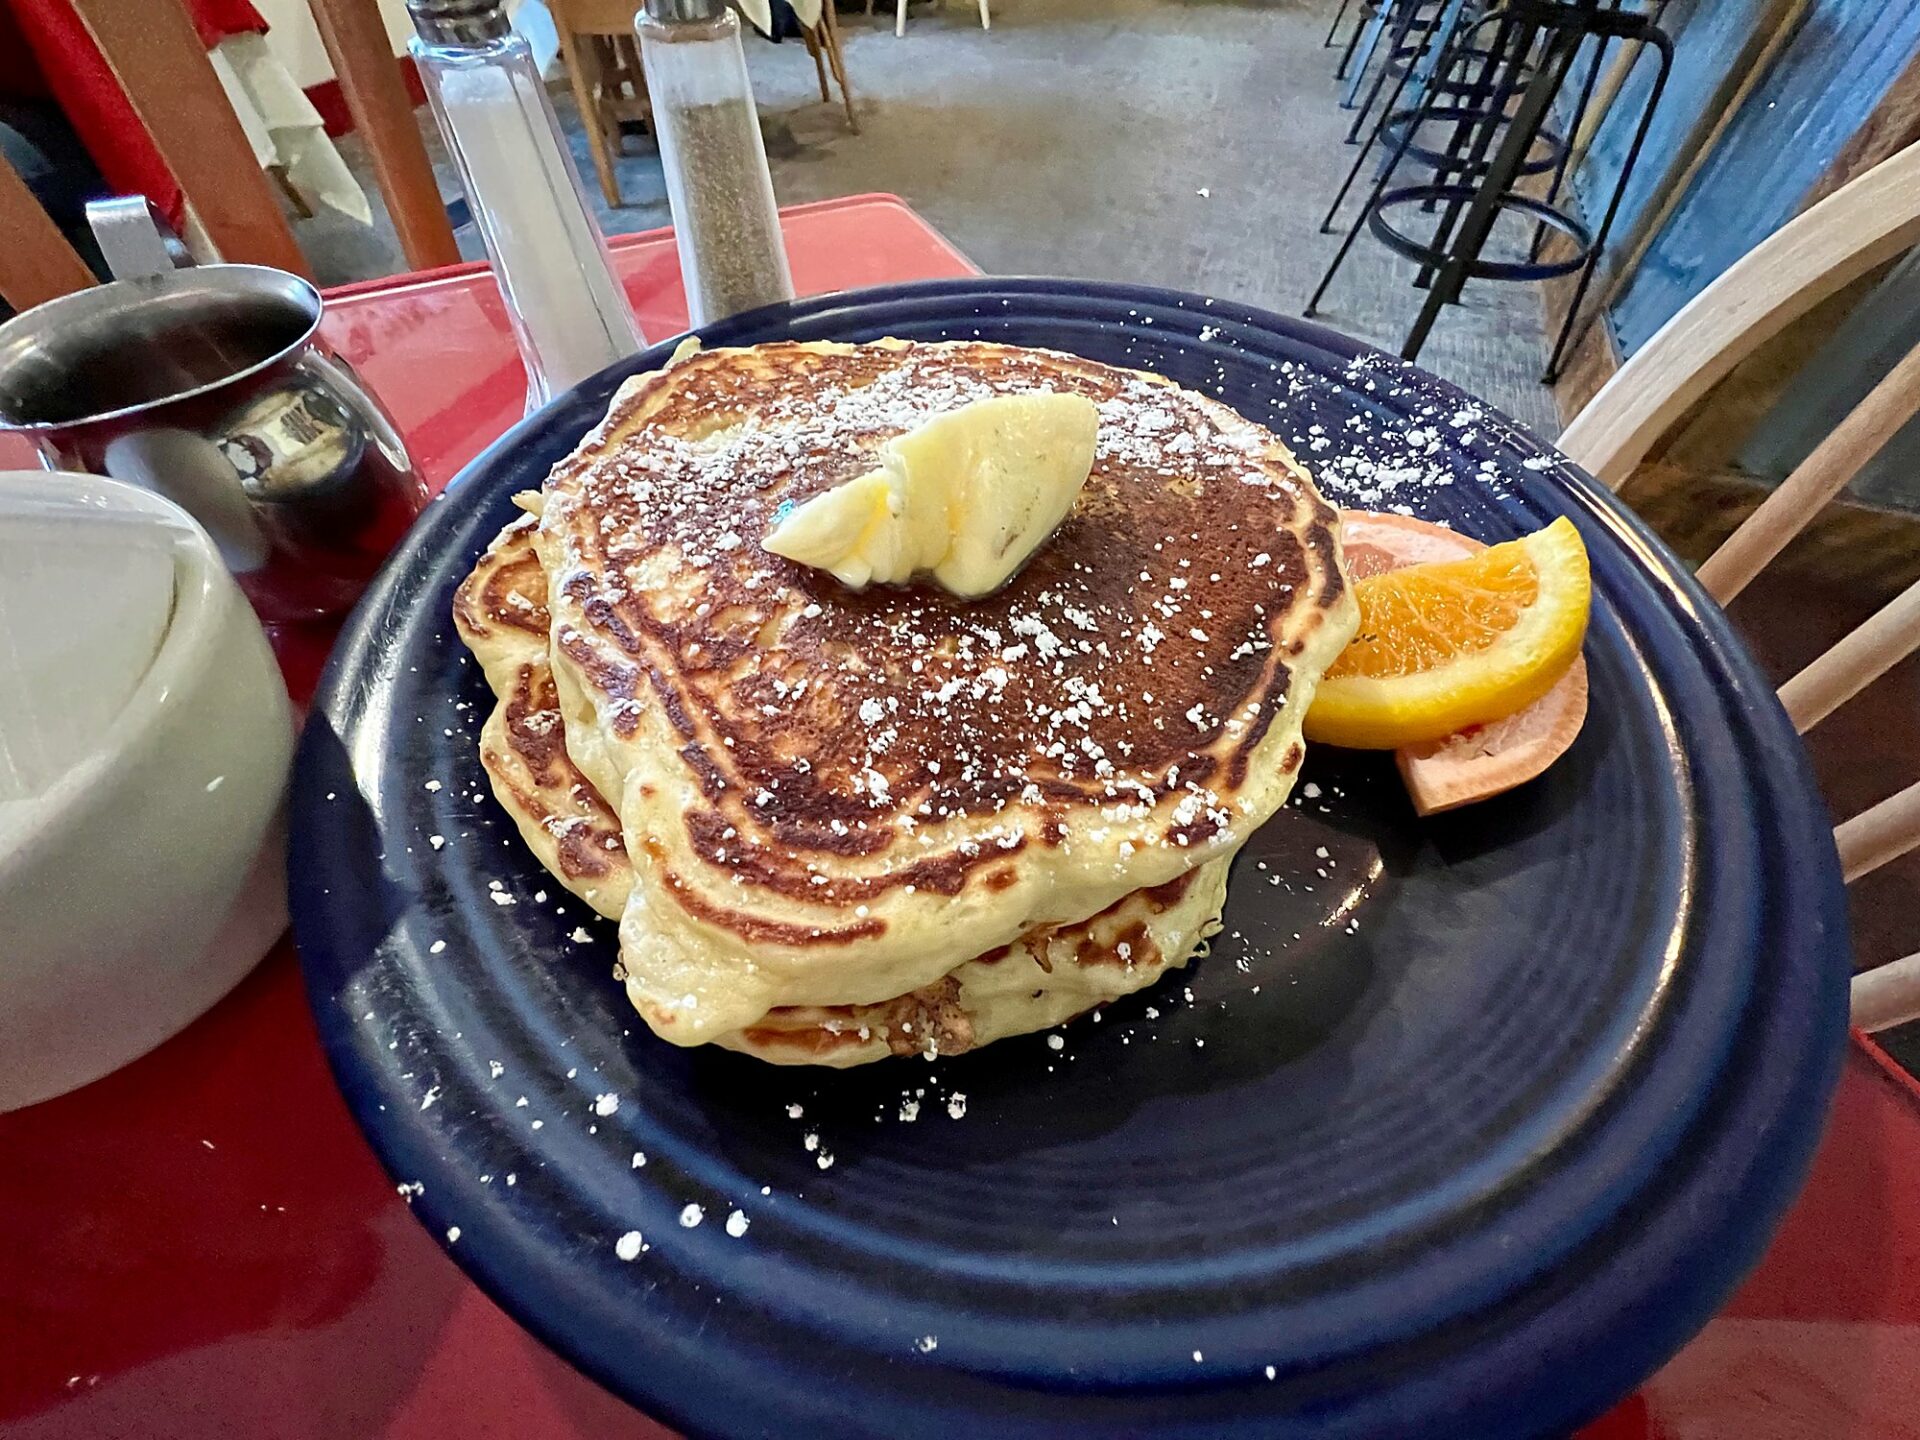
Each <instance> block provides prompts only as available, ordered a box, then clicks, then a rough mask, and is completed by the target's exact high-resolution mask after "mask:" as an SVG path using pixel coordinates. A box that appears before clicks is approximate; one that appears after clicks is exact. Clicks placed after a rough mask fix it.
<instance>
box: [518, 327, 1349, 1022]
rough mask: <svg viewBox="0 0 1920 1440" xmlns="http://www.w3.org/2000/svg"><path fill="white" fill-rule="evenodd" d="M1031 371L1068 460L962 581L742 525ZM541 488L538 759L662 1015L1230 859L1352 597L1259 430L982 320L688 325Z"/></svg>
mask: <svg viewBox="0 0 1920 1440" xmlns="http://www.w3.org/2000/svg"><path fill="white" fill-rule="evenodd" d="M1039 390H1058V391H1066V392H1070V393H1077V394H1084V395H1086V396H1087V397H1088V398H1090V399H1092V400H1093V401H1094V402H1095V404H1096V405H1097V406H1098V407H1099V410H1100V435H1099V444H1098V453H1097V455H1096V458H1095V461H1094V466H1093V472H1092V474H1091V475H1090V476H1089V478H1088V481H1087V485H1086V487H1085V489H1084V490H1083V491H1082V493H1081V495H1080V497H1079V499H1078V501H1077V502H1076V504H1075V506H1074V509H1073V511H1072V512H1071V513H1070V514H1069V515H1068V517H1067V519H1066V521H1065V522H1064V523H1063V524H1062V525H1061V527H1060V529H1059V531H1058V532H1057V533H1056V534H1055V535H1054V536H1053V538H1052V539H1051V540H1050V541H1049V542H1048V543H1047V544H1046V545H1044V546H1042V547H1041V549H1040V550H1039V551H1038V552H1037V553H1036V555H1035V556H1034V557H1033V559H1032V560H1031V562H1030V563H1029V564H1028V565H1027V567H1026V568H1025V569H1024V570H1022V571H1021V572H1020V573H1019V574H1018V575H1016V576H1015V577H1014V578H1013V579H1012V580H1011V581H1010V582H1009V583H1008V584H1006V585H1005V586H1004V587H1002V588H1001V589H1000V590H999V591H997V592H995V593H994V594H992V595H990V596H987V597H985V598H984V599H977V600H971V601H961V600H958V599H956V598H954V597H952V596H950V595H946V594H945V593H944V592H941V591H938V590H935V589H931V588H928V587H924V586H916V587H913V588H908V589H875V590H869V591H867V592H864V593H861V594H854V593H851V592H849V591H847V590H845V589H844V588H842V587H841V586H840V585H839V584H838V583H837V582H835V581H834V580H833V579H831V577H829V576H826V575H824V574H822V573H819V572H817V571H813V570H810V569H808V568H806V567H803V566H799V565H795V564H793V563H792V562H790V561H787V560H783V559H781V558H779V557H776V556H773V555H771V554H768V553H767V552H765V551H764V550H762V549H761V548H760V545H759V540H760V537H762V536H763V535H765V533H766V532H767V530H768V529H769V527H770V526H771V524H772V523H773V522H774V520H775V518H776V516H777V515H778V514H780V513H782V510H783V507H786V506H789V505H792V504H797V503H800V502H802V501H804V500H806V499H808V498H810V497H811V496H813V495H816V494H818V493H820V492H821V491H822V490H824V489H826V488H828V487H830V486H832V485H835V484H838V483H841V482H842V481H845V480H847V479H850V478H852V477H854V476H856V475H859V474H861V473H864V472H865V471H866V470H868V469H871V468H872V464H873V455H874V452H875V450H876V449H877V447H878V446H879V445H880V444H881V443H883V442H884V441H885V440H887V439H888V438H891V437H893V436H896V435H899V434H902V433H904V432H906V431H908V430H910V429H912V428H913V427H915V426H917V425H918V424H920V423H923V422H924V421H926V420H927V419H929V418H931V417H933V416H935V415H938V414H942V413H945V412H947V411H950V410H952V409H954V408H955V407H957V406H959V405H961V404H964V403H966V402H968V401H971V400H976V399H982V398H985V397H987V396H989V395H992V394H999V393H1018V392H1023V391H1024V392H1032V391H1039ZM541 517H542V518H541V520H540V523H539V526H538V529H537V531H536V535H535V544H536V549H537V551H538V555H539V560H540V565H541V568H542V569H543V570H544V571H545V573H546V575H547V577H548V581H549V600H550V610H551V620H552V629H551V648H550V660H551V666H552V675H553V679H554V682H555V687H556V690H557V696H558V703H559V708H560V711H561V714H562V718H563V722H564V726H563V728H564V734H565V746H566V750H567V752H568V755H569V757H570V758H571V760H572V761H573V762H574V763H575V764H576V765H577V766H578V768H579V770H580V771H581V772H582V773H583V774H584V775H585V777H586V778H587V779H588V780H589V781H590V782H591V784H592V785H593V786H594V787H595V788H597V789H598V790H599V792H600V793H601V794H603V795H605V796H606V797H608V799H609V800H611V801H612V802H613V809H614V810H615V811H617V812H618V814H619V817H620V821H621V826H622V831H623V834H624V837H625V840H626V843H627V846H628V849H629V851H630V852H631V853H632V855H633V856H634V859H635V862H636V863H635V866H634V870H635V876H634V883H633V886H632V891H631V895H630V898H629V901H628V904H627V907H626V910H625V913H624V915H623V917H622V921H621V953H622V961H623V964H624V965H625V968H626V971H627V975H628V988H629V994H630V996H631V997H632V999H633V1000H634V1003H635V1005H636V1007H637V1008H638V1009H639V1011H640V1013H641V1015H642V1016H643V1018H644V1019H645V1020H646V1021H647V1023H648V1024H649V1025H650V1026H651V1027H652V1028H653V1029H654V1030H655V1031H656V1032H657V1033H659V1034H661V1035H663V1036H664V1037H666V1038H667V1039H669V1040H672V1041H674V1042H676V1043H680V1044H696V1043H701V1042H704V1041H710V1040H714V1039H717V1038H719V1037H721V1036H724V1035H727V1034H729V1033H731V1032H740V1031H744V1030H745V1029H747V1027H750V1026H753V1025H755V1024H756V1022H758V1021H760V1019H761V1018H762V1017H763V1016H765V1015H767V1014H768V1012H770V1011H773V1010H776V1009H781V1008H786V1007H796V1006H799V1007H806V1006H818V1007H838V1006H863V1005H873V1004H880V1003H883V1002H887V1001H890V1000H893V999H895V998H897V997H900V996H906V995H912V994H915V993H917V992H921V991H923V990H925V988H926V987H928V986H931V985H934V984H936V983H937V982H940V981H942V980H944V979H947V978H948V977H949V976H950V975H952V973H953V972H954V971H955V970H956V969H957V968H958V967H959V966H960V965H962V964H963V963H965V962H966V961H968V960H970V959H973V958H975V957H978V956H982V955H987V954H992V953H994V952H997V951H1000V950H1002V949H1004V948H1005V947H1007V946H1009V945H1012V944H1013V943H1014V942H1015V941H1017V940H1018V939H1019V938H1020V937H1021V936H1022V935H1025V934H1028V933H1029V932H1032V931H1034V930H1036V929H1040V928H1044V927H1051V926H1063V925H1074V924H1078V923H1079V922H1082V921H1085V920H1087V919H1088V918H1089V917H1092V916H1095V915H1097V914H1099V913H1100V912H1102V911H1105V910H1107V909H1108V908H1109V907H1111V906H1114V905H1115V904H1117V903H1118V902H1120V901H1121V900H1123V899H1124V898H1125V897H1127V896H1129V895H1131V894H1133V893H1134V892H1136V891H1142V890H1152V889H1154V888H1155V887H1158V886H1163V885H1165V884H1167V883H1168V882H1170V881H1173V880H1175V879H1177V878H1178V877H1180V876H1182V875H1184V874H1186V873H1187V872H1189V871H1191V870H1193V869H1194V868H1196V867H1198V866H1200V865H1202V864H1204V863H1206V862H1208V861H1211V860H1216V859H1224V858H1226V857H1228V856H1230V855H1231V854H1232V852H1233V851H1234V850H1235V849H1236V848H1237V847H1238V846H1239V845H1240V843H1241V842H1243V841H1244V840H1245V838H1246V837H1247V835H1248V834H1250V833H1251V832H1252V830H1253V829H1254V828H1256V827H1257V826H1258V825H1259V824H1260V823H1262V822H1263V821H1264V820H1265V819H1266V818H1267V817H1268V816H1270V815H1271V814H1273V812H1274V811H1275V810H1276V809H1277V808H1278V807H1279V806H1280V805H1281V804H1282V803H1283V802H1284V800H1285V798H1286V795H1287V793H1288V791H1289V789H1290V788H1291V786H1292V783H1293V778H1294V775H1295V774H1296V773H1297V770H1298V768H1299V764H1300V760H1301V757H1302V753H1303V752H1302V747H1301V743H1300V738H1299V731H1300V717H1301V715H1302V714H1303V713H1304V711H1305V709H1306V706H1307V704H1308V703H1309V701H1310V699H1311V695H1312V691H1313V687H1314V685H1315V683H1316V682H1317V680H1318V678H1319V676H1320V674H1321V672H1322V671H1323V670H1324V669H1325V667H1326V666H1327V665H1328V664H1329V663H1330V662H1331V661H1332V659H1333V658H1334V657H1335V656H1336V655H1337V654H1338V653H1339V651H1340V649H1341V648H1342V647H1343V646H1344V645H1345V643H1346V641H1347V640H1348V638H1349V637H1350V636H1351V634H1352V630H1353V627H1354V623H1355V610H1354V605H1353V601H1352V596H1351V593H1350V591H1349V589H1348V586H1347V584H1346V580H1345V577H1344V575H1343V573H1342V569H1341V562H1340V557H1339V549H1338V540H1337V531H1336V526H1337V521H1336V516H1335V513H1334V511H1333V510H1332V509H1331V507H1329V506H1328V505H1327V504H1326V503H1325V502H1324V501H1323V500H1322V499H1321V498H1320V496H1319V495H1318V494H1317V493H1316V492H1315V491H1314V489H1313V486H1312V484H1311V482H1310V481H1309V479H1308V478H1307V476H1306V474H1305V472H1304V471H1303V470H1302V469H1301V468H1300V466H1299V465H1298V464H1297V463H1296V462H1295V461H1294V459H1293V457H1292V456H1291V455H1290V454H1288V452H1287V451H1286V449H1285V447H1284V446H1283V445H1282V444H1281V443H1280V442H1279V441H1278V440H1277V439H1276V438H1275V437H1274V436H1273V435H1271V434H1270V433H1269V432H1267V431H1266V430H1264V429H1262V428H1261V427H1259V426H1257V425H1254V424H1252V423H1251V422H1249V421H1246V420H1245V419H1243V418H1242V417H1240V416H1239V415H1238V414H1236V413H1235V412H1233V411H1231V410H1229V409H1227V408H1226V407H1224V406H1222V405H1219V404H1217V403H1215V402H1213V401H1211V400H1208V399H1206V398H1205V397H1204V396H1200V395H1198V394H1195V393H1193V392H1191V391H1188V390H1183V389H1181V388H1179V387H1177V386H1175V385H1173V384H1172V383H1171V382H1168V381H1166V380H1164V379H1161V378H1159V377H1156V376H1152V375H1147V374H1143V373H1139V372H1133V371H1125V370H1119V369H1114V368H1112V367H1108V366H1103V365H1098V364H1095V363H1093V362H1090V361H1086V360H1082V359H1079V358H1076V357H1073V356H1068V355H1063V354H1056V353H1052V352H1044V351H1032V350H1019V349H1014V348H1011V347H1006V346H998V345H990V344H984V343H956V344H941V345H914V344H907V343H904V342H899V341H881V342H877V343H874V344H870V345H862V346H848V345H836V344H795V343H789V344H776V345H766V346H759V347H755V348H753V349H750V350H720V351H708V352H703V353H700V354H696V355H694V356H692V357H691V358H688V359H686V360H684V361H683V362H681V363H679V364H677V365H675V366H673V367H671V368H669V369H668V370H665V371H662V372H658V373H655V374H651V375H647V376H643V377H639V378H637V379H635V380H633V381H629V382H628V383H627V384H626V385H625V386H623V387H622V388H621V390H620V392H619V393H618V394H617V395H616V397H615V399H614V402H613V405H612V407H611V409H610V411H609V413H608V416H607V418H606V420H605V421H604V422H603V423H602V424H601V425H600V426H599V427H598V428H597V429H596V430H595V431H594V432H593V433H592V434H591V435H589V436H588V437H587V438H586V440H585V441H583V442H582V444H581V446H580V447H579V448H578V449H577V450H576V451H575V453H574V454H573V455H572V456H570V457H569V458H568V459H566V460H564V461H562V462H561V464H559V465H558V466H556V467H555V469H554V472H553V474H552V475H551V476H550V477H549V479H548V481H547V485H546V488H545V493H544V502H543V505H542V510H541Z"/></svg>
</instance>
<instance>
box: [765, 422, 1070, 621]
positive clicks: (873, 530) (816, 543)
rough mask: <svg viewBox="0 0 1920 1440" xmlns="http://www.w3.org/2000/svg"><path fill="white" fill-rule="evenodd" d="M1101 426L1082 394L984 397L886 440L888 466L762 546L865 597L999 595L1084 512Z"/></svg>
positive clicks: (814, 504) (828, 497)
mask: <svg viewBox="0 0 1920 1440" xmlns="http://www.w3.org/2000/svg"><path fill="white" fill-rule="evenodd" d="M1099 424H1100V419H1099V412H1098V410H1096V409H1095V408H1094V404H1093V402H1092V401H1091V400H1089V399H1087V398H1086V397H1085V396H1082V395H1056V394H1052V393H1041V394H1033V395H996V396H993V397H991V398H989V399H986V400H976V401H974V402H973V403H972V404H970V405H963V406H961V407H960V408H959V409H958V410H952V411H949V412H948V413H947V414H945V415H939V416H936V417H934V418H933V419H932V420H929V421H927V422H926V423H925V424H924V425H921V426H919V427H918V428H916V429H914V430H910V431H908V432H907V433H906V434H904V435H899V436H895V437H894V438H893V439H891V440H889V441H887V442H886V444H885V445H883V446H882V447H881V449H880V468H878V469H876V470H872V471H869V472H868V473H867V474H865V475H862V476H860V477H859V478H858V479H855V480H849V481H847V482H846V483H845V484H842V485H837V486H835V487H834V488H833V489H831V490H828V491H826V492H824V493H822V494H819V495H816V496H814V497H813V498H812V499H811V500H809V501H807V502H806V503H805V504H804V505H799V506H796V507H795V508H794V509H793V510H791V511H789V512H788V513H787V514H786V515H785V516H784V517H782V518H781V520H780V521H779V522H778V523H777V524H775V526H774V527H773V529H772V530H770V531H768V532H767V536H766V538H765V540H763V541H762V542H761V543H762V544H763V545H764V546H765V547H766V548H767V549H768V550H771V551H772V552H773V553H774V554H776V555H784V556H785V557H786V558H787V559H789V560H796V561H798V562H799V563H801V564H802V565H811V566H813V567H814V568H815V569H819V570H825V571H827V572H828V573H829V574H831V575H832V576H833V577H834V578H835V579H837V580H839V581H840V582H841V583H842V584H843V585H847V586H850V587H852V588H853V589H856V590H858V589H861V588H862V587H864V586H867V585H874V584H882V585H885V584H902V583H904V582H906V581H908V580H912V579H914V578H915V577H917V576H930V577H931V578H932V579H933V581H934V582H935V583H937V584H938V585H940V586H941V587H942V588H944V589H946V590H949V591H951V592H952V593H953V594H955V595H958V596H961V597H962V598H964V599H972V598H974V597H976V596H980V595H986V594H989V593H990V592H992V591H994V590H997V589H999V588H1000V586H1002V585H1004V584H1005V583H1006V582H1007V581H1008V580H1009V579H1010V578H1012V576H1013V575H1014V574H1015V573H1016V572H1017V571H1018V570H1019V569H1020V567H1021V566H1022V565H1024V564H1026V563H1027V560H1028V559H1029V558H1030V557H1031V556H1032V555H1033V553H1034V552H1035V551H1036V550H1038V549H1039V548H1040V547H1041V546H1042V545H1043V544H1045V543H1046V541H1047V538H1048V537H1049V536H1051V535H1052V534H1053V532H1054V531H1055V530H1056V529H1058V528H1059V525H1060V522H1061V521H1062V520H1064V519H1065V518H1066V516H1067V512H1068V511H1069V510H1071V509H1072V508H1073V502H1074V499H1075V497H1077V496H1078V495H1079V493H1080V488H1081V486H1083V485H1085V484H1086V483H1087V476H1088V474H1089V473H1090V472H1091V471H1092V469H1093V451H1094V438H1095V435H1096V432H1097V431H1098V429H1099Z"/></svg>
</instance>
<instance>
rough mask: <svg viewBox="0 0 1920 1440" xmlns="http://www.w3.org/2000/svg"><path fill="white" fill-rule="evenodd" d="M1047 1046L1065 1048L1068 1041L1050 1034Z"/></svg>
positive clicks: (1058, 1048)
mask: <svg viewBox="0 0 1920 1440" xmlns="http://www.w3.org/2000/svg"><path fill="white" fill-rule="evenodd" d="M1047 1048H1048V1049H1049V1050H1064V1049H1066V1048H1067V1042H1066V1041H1065V1040H1064V1039H1063V1038H1062V1037H1060V1036H1058V1035H1049V1036H1047Z"/></svg>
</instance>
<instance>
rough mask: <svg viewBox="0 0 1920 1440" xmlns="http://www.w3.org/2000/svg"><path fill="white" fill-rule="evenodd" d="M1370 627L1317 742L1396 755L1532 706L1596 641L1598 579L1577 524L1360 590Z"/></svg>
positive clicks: (1358, 638) (1340, 664) (1339, 678)
mask: <svg viewBox="0 0 1920 1440" xmlns="http://www.w3.org/2000/svg"><path fill="white" fill-rule="evenodd" d="M1354 595H1355V598H1356V599H1357V600H1358V601H1359V603H1360V628H1359V630H1358V631H1357V632H1356V634H1355V635H1354V638H1353V641H1352V643H1351V644H1349V645H1348V646H1347V648H1346V649H1345V650H1343V651H1342V652H1341V653H1340V658H1339V659H1338V660H1336V661H1334V663H1333V666H1332V668H1331V669H1329V670H1328V671H1327V673H1326V676H1325V677H1324V678H1323V679H1322V680H1321V682H1320V688H1319V689H1318V690H1317V691H1316V692H1315V694H1314V697H1313V705H1312V707H1311V708H1310V709H1309V710H1308V711H1307V718H1306V734H1307V738H1308V739H1309V740H1315V741H1319V742H1321V743H1323V744H1328V745H1340V746H1344V747H1347V748H1350V749H1357V750H1395V749H1399V748H1400V747H1402V746H1407V745H1417V744H1420V743H1422V742H1424V741H1429V740H1439V739H1441V738H1443V737H1445V736H1448V735H1451V734H1453V733H1454V732H1455V731H1458V730H1463V729H1465V728H1466V727H1467V726H1469V725H1481V724H1485V723H1487V722H1489V721H1492V720H1498V719H1501V718H1503V717H1504V716H1508V715H1512V714H1515V713H1516V712H1518V711H1520V710H1524V709H1526V708H1527V707H1528V706H1529V705H1531V704H1533V702H1534V701H1536V700H1538V699H1540V698H1541V696H1543V695H1545V694H1546V693H1547V692H1548V691H1549V690H1551V689H1552V688H1553V687H1554V685H1555V684H1556V683H1557V682H1558V681H1559V679H1560V677H1561V676H1562V675H1564V674H1566V672H1567V670H1568V669H1569V667H1571V666H1572V664H1573V662H1574V660H1575V659H1576V658H1577V657H1578V656H1579V654H1580V644H1581V641H1582V640H1584V639H1585V638H1586V633H1587V612H1588V609H1589V607H1590V605H1591V602H1592V582H1591V580H1590V578H1589V576H1588V573H1587V551H1586V547H1585V546H1584V545H1582V544H1581V543H1580V536H1579V533H1578V532H1577V531H1576V530H1575V529H1574V528H1573V525H1572V523H1571V522H1570V521H1567V520H1565V519H1560V520H1556V521H1554V522H1553V523H1552V524H1551V525H1549V526H1547V528H1546V529H1544V530H1540V531H1537V532H1535V533H1534V534H1532V535H1529V536H1527V537H1526V538H1525V539H1522V540H1512V541H1509V542H1507V543H1506V544H1504V545H1494V546H1491V547H1489V548H1487V549H1485V550H1482V551H1480V552H1479V553H1477V554H1474V555H1470V556H1467V557H1465V558H1463V559H1458V560H1440V561H1432V562H1428V563H1426V564H1420V565H1409V566H1406V567H1404V568H1401V569H1397V570H1389V571H1387V572H1386V573H1385V574H1379V575H1374V576H1371V577H1369V578H1367V579H1364V580H1359V581H1356V582H1355V584H1354Z"/></svg>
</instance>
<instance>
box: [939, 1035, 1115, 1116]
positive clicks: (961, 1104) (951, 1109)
mask: <svg viewBox="0 0 1920 1440" xmlns="http://www.w3.org/2000/svg"><path fill="white" fill-rule="evenodd" d="M1095 1018H1096V1019H1097V1018H1098V1017H1097V1016H1096V1017H1095ZM966 1113H967V1097H966V1096H964V1095H962V1094H960V1092H959V1091H957V1090H956V1091H955V1092H954V1093H953V1094H952V1095H949V1096H948V1097H947V1114H948V1115H950V1116H952V1117H953V1118H954V1119H955V1120H959V1119H961V1118H963V1117H964V1116H965V1115H966Z"/></svg>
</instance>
